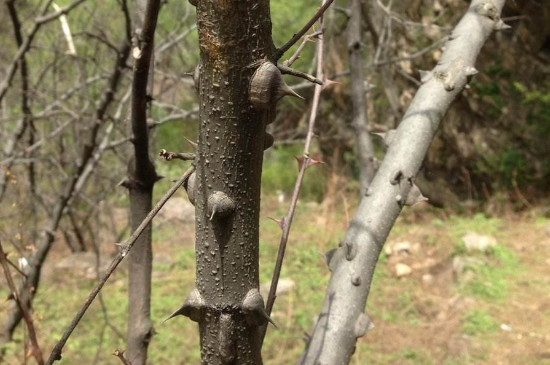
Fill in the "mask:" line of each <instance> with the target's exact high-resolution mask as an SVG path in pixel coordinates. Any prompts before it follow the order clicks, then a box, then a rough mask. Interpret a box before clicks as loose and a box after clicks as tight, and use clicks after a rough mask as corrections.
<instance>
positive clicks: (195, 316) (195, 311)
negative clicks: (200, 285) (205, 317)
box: [162, 288, 204, 323]
mask: <svg viewBox="0 0 550 365" xmlns="http://www.w3.org/2000/svg"><path fill="white" fill-rule="evenodd" d="M203 308H204V299H203V298H202V295H201V293H200V292H199V290H198V289H197V288H195V289H193V291H192V292H191V293H189V295H188V296H187V299H186V300H185V303H183V305H182V306H181V307H180V308H179V309H178V310H176V311H175V312H174V313H172V314H171V315H169V316H168V318H166V319H165V320H164V321H162V323H164V322H166V321H168V320H169V319H172V318H174V317H175V316H179V315H182V316H186V317H188V318H189V319H191V320H192V321H194V322H199V320H200V318H201V316H202V311H203Z"/></svg>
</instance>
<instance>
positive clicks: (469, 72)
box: [464, 66, 479, 76]
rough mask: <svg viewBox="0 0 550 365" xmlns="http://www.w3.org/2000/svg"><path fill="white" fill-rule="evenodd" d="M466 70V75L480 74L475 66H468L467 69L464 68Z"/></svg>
mask: <svg viewBox="0 0 550 365" xmlns="http://www.w3.org/2000/svg"><path fill="white" fill-rule="evenodd" d="M464 71H465V72H466V76H474V75H477V74H478V72H479V71H478V70H476V68H475V67H473V66H467V67H466V69H465V70H464Z"/></svg>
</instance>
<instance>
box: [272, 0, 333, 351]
mask: <svg viewBox="0 0 550 365" xmlns="http://www.w3.org/2000/svg"><path fill="white" fill-rule="evenodd" d="M331 2H332V1H331V0H323V7H321V8H326V7H325V6H324V5H325V4H327V3H329V5H330V3H331ZM319 24H320V26H319V28H320V29H321V30H320V32H321V34H320V35H319V41H318V43H317V78H318V79H320V80H324V75H323V45H324V44H323V43H324V42H323V34H322V32H323V18H322V17H321V18H320V19H319ZM322 90H323V87H322V86H321V85H319V84H316V85H315V91H314V94H313V102H312V105H311V114H310V116H309V124H308V130H307V135H306V141H305V144H304V154H303V157H302V158H301V159H299V168H300V170H299V173H298V177H297V178H296V184H295V185H294V191H293V192H292V198H291V201H290V206H289V208H288V212H287V213H286V215H285V216H284V218H283V220H282V222H281V227H282V230H283V233H282V234H281V241H280V243H279V252H278V253H277V261H276V262H275V269H274V270H273V277H272V279H271V287H270V288H269V295H268V297H267V303H266V312H267V315H268V316H269V315H271V311H272V310H273V304H274V303H275V298H276V294H277V285H278V283H279V277H280V276H281V268H282V266H283V259H284V256H285V251H286V245H287V242H288V236H289V234H290V227H291V225H292V220H293V218H294V213H295V212H296V205H297V204H298V198H299V196H300V191H301V190H302V182H303V180H304V175H305V172H306V169H307V168H308V167H309V166H310V165H311V163H312V159H311V157H310V151H309V150H310V146H311V140H312V139H313V128H314V126H315V121H316V119H317V111H318V109H319V100H320V98H321V91H322ZM266 330H267V326H264V327H263V328H262V331H263V333H262V341H263V338H264V337H265V333H266Z"/></svg>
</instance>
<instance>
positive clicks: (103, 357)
mask: <svg viewBox="0 0 550 365" xmlns="http://www.w3.org/2000/svg"><path fill="white" fill-rule="evenodd" d="M174 205H175V206H178V204H174ZM343 206H344V208H345V209H343V210H342V211H339V212H335V213H332V212H331V213H330V214H327V209H324V208H323V206H320V205H317V204H314V203H311V204H303V205H301V206H300V207H299V209H298V212H297V215H296V222H295V227H299V228H295V229H294V230H293V231H292V232H291V241H290V242H289V250H288V254H287V259H286V260H287V261H286V263H285V265H286V266H285V269H284V270H283V278H285V279H287V280H288V282H290V283H291V285H289V288H288V289H287V292H286V293H283V294H282V295H281V296H280V297H279V298H278V299H277V302H276V306H275V312H274V315H273V318H274V320H275V321H276V322H277V323H278V325H279V329H278V330H273V329H271V330H270V332H269V333H268V339H267V340H266V344H265V347H264V361H265V363H266V364H268V365H275V364H290V363H295V362H296V360H297V359H298V357H299V354H300V352H301V351H302V350H303V341H302V340H301V339H302V338H303V336H304V333H307V332H308V331H309V330H310V329H311V324H312V318H313V317H314V315H315V314H316V312H317V311H318V310H319V308H320V306H321V303H322V298H323V296H324V288H325V286H326V283H327V281H328V279H329V275H330V273H329V271H328V269H327V268H326V265H325V263H324V262H323V259H322V255H321V253H322V252H325V251H326V250H328V249H330V248H332V247H334V246H335V245H337V243H338V240H339V238H340V237H341V236H342V234H343V230H344V229H345V227H346V225H347V222H348V221H349V219H350V209H351V208H347V207H346V205H345V204H344V205H343ZM169 209H170V208H169ZM169 209H168V210H169ZM284 209H285V206H279V205H277V204H276V203H275V202H273V203H268V204H267V208H265V209H264V211H263V212H262V217H263V218H264V219H262V220H261V225H262V226H261V232H262V238H261V248H260V254H261V264H262V268H261V275H260V276H261V281H262V283H264V284H265V283H267V282H269V277H270V274H271V270H272V267H273V257H274V255H275V253H276V250H277V246H276V243H277V242H278V238H279V235H280V232H279V230H278V228H277V227H276V225H275V224H273V223H272V222H271V221H270V220H269V219H267V218H266V217H269V216H279V215H280V214H281V213H282V212H283V211H284ZM119 213H120V212H119ZM117 214H118V213H117ZM119 215H120V217H119V218H117V219H116V221H119V222H123V221H124V214H123V213H120V214H119ZM181 216H182V213H181V212H177V214H171V213H170V211H167V212H165V215H164V217H163V218H161V219H160V220H159V221H158V222H157V227H158V228H157V230H156V233H155V236H154V238H155V241H156V243H155V263H154V274H153V286H154V288H155V289H154V291H153V310H152V315H153V319H154V322H155V326H156V328H157V329H158V331H159V333H158V334H157V335H156V336H155V338H154V339H153V341H152V344H151V347H150V354H151V355H150V363H151V364H198V363H199V360H198V359H199V353H198V335H197V329H196V326H195V325H194V324H192V323H189V322H187V321H184V320H183V319H181V320H180V319H178V320H177V322H174V323H173V324H171V325H163V326H160V322H161V320H162V319H163V318H165V316H166V314H167V313H170V312H171V311H172V310H173V309H174V308H177V306H178V305H180V304H181V301H182V300H183V299H184V298H185V295H186V293H187V292H188V291H190V290H191V289H192V287H193V281H194V264H193V242H194V241H193V236H194V233H193V225H192V219H190V218H189V217H187V216H186V217H185V218H181ZM174 217H176V218H174ZM311 217H315V219H311ZM549 226H550V220H549V219H548V218H546V217H545V214H544V213H543V212H542V210H540V209H539V210H533V211H530V212H528V213H521V214H510V215H506V216H503V217H499V218H492V217H487V216H485V215H483V214H475V215H467V216H450V215H447V214H446V213H445V212H443V211H440V210H434V209H431V208H426V207H424V208H422V207H420V208H413V209H409V210H406V211H404V213H403V214H402V216H401V217H400V218H399V219H398V221H397V223H396V225H395V227H394V230H393V231H392V233H391V234H390V237H389V238H388V241H387V243H386V246H385V250H384V254H383V255H382V257H381V258H380V261H379V264H378V268H377V272H376V275H375V279H374V282H373V286H372V289H371V294H370V297H369V301H368V304H367V310H366V311H367V313H368V314H369V316H370V317H371V319H372V320H373V322H374V324H375V328H374V329H373V330H371V331H370V332H369V333H368V334H367V335H366V336H365V337H363V338H361V339H359V341H358V345H357V348H356V352H355V354H354V357H353V359H352V362H351V363H352V364H380V365H382V364H384V365H385V364H444V365H458V364H510V365H512V364H522V365H528V364H550V231H549ZM122 227H123V224H120V227H118V229H119V230H120V229H122ZM472 232H473V233H476V234H480V235H486V236H488V237H491V239H493V240H494V241H495V246H494V247H491V248H489V249H486V250H474V251H471V250H467V249H466V248H465V245H464V242H463V238H464V235H466V234H468V233H472ZM102 237H103V238H102V240H103V245H102V246H101V247H102V250H101V251H102V256H101V257H102V260H103V261H104V262H107V261H108V260H109V259H110V257H111V255H112V254H113V253H114V252H115V250H116V246H115V245H112V242H111V241H113V240H114V238H113V237H112V235H110V234H108V233H105V234H104V235H103V236H102ZM68 255H70V252H69V250H68V248H67V246H66V245H63V244H58V245H56V246H55V249H54V251H53V252H52V253H51V255H50V257H49V258H48V264H47V267H46V269H45V273H44V280H43V282H42V287H41V289H40V291H39V294H38V296H37V301H36V305H35V313H36V314H35V315H36V319H37V323H38V328H39V338H40V339H41V342H42V344H43V348H44V352H45V353H49V348H51V346H52V345H53V342H54V340H55V338H57V337H58V335H59V334H60V332H61V330H62V329H63V327H64V325H65V324H66V323H68V321H69V318H70V313H74V311H76V308H78V306H79V303H81V302H82V301H83V299H84V298H85V297H86V296H87V293H88V291H89V289H90V288H91V286H92V285H93V281H94V277H95V271H90V267H93V268H94V270H95V266H94V265H95V261H94V260H91V258H90V257H89V256H88V258H86V259H82V260H80V259H78V260H76V259H75V258H74V256H72V257H71V258H70V259H69V260H68V262H70V263H71V265H68V266H69V267H64V266H63V265H62V264H61V263H62V262H63V260H66V261H67V257H68ZM90 260H91V261H90ZM77 261H78V262H81V261H83V262H84V263H83V264H82V263H81V264H75V262H77ZM79 265H80V266H79ZM398 265H401V268H403V267H404V266H403V265H405V266H407V267H408V270H406V272H404V273H403V272H401V273H399V275H398V274H397V272H396V270H397V266H398ZM126 280H127V274H126V269H125V267H124V265H123V266H122V268H121V270H120V272H118V273H117V274H116V275H115V277H114V278H113V279H112V280H110V282H109V283H108V284H107V286H106V289H105V293H104V306H105V308H104V309H105V310H103V309H101V308H100V307H99V306H96V307H95V309H94V308H92V309H91V310H90V313H89V314H87V315H86V317H85V319H84V321H83V323H82V326H81V327H82V328H81V329H79V330H78V331H77V332H75V335H74V336H73V338H72V339H71V341H73V342H72V344H71V345H69V346H68V347H67V350H66V352H65V356H64V360H63V361H61V364H80V363H89V364H91V363H97V364H113V365H116V364H117V363H118V362H117V361H118V360H117V359H116V358H115V357H113V356H112V355H111V354H112V350H113V349H114V348H115V347H116V346H118V347H122V348H123V347H124V336H122V335H120V334H121V333H124V328H125V324H124V323H125V315H124V311H125V308H126V307H125V295H126V291H125V287H126ZM4 288H5V286H4V284H3V283H2V285H1V289H0V291H2V293H1V294H2V295H3V294H4V290H5V289H4ZM68 293H70V294H68ZM5 310H9V308H8V307H7V305H6V303H3V304H0V312H4V311H5ZM107 315H108V317H107ZM107 318H108V322H109V325H108V326H106V325H103V326H100V323H103V322H104V321H105V323H107ZM111 327H114V329H112V328H111ZM105 328H107V329H105ZM109 328H111V330H110V329H109ZM117 332H118V334H117ZM181 333H185V334H186V335H185V336H183V337H185V338H181V337H182V336H181ZM23 343H24V340H23V332H22V331H21V330H19V331H18V333H17V335H16V341H15V342H14V344H13V345H12V346H10V347H9V348H8V349H7V350H5V357H4V363H6V364H20V363H23V362H22V361H20V358H21V351H22V350H21V349H22V347H23ZM111 347H113V349H111ZM182 348H183V349H185V351H186V353H185V354H184V355H181V354H180V352H181V349H182ZM32 361H33V360H32V359H29V362H28V363H32Z"/></svg>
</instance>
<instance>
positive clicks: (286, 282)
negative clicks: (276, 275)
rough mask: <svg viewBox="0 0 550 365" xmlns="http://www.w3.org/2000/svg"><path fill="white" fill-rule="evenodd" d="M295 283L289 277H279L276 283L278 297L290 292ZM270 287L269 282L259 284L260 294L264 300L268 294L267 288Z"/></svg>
mask: <svg viewBox="0 0 550 365" xmlns="http://www.w3.org/2000/svg"><path fill="white" fill-rule="evenodd" d="M295 285H296V283H295V282H294V280H292V279H289V278H281V279H279V283H278V284H277V293H276V295H277V296H278V297H279V296H281V295H284V294H288V293H290V291H291V290H292V289H293V288H294V286H295ZM270 287H271V282H269V283H264V284H262V285H261V286H260V294H262V297H263V298H264V300H266V299H267V296H268V295H269V288H270Z"/></svg>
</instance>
